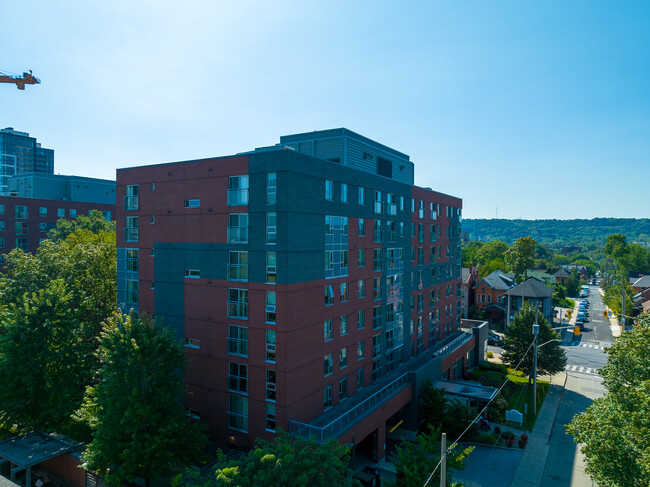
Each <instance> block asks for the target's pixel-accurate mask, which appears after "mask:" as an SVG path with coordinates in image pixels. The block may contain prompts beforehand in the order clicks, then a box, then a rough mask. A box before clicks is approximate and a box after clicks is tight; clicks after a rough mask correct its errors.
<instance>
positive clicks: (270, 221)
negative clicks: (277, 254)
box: [266, 212, 278, 244]
mask: <svg viewBox="0 0 650 487" xmlns="http://www.w3.org/2000/svg"><path fill="white" fill-rule="evenodd" d="M276 218H277V217H276V213H275V212H269V213H267V214H266V243H270V244H274V243H275V242H276V238H277V233H278V227H277V221H276Z"/></svg>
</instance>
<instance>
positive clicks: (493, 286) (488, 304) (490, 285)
mask: <svg viewBox="0 0 650 487" xmlns="http://www.w3.org/2000/svg"><path fill="white" fill-rule="evenodd" d="M514 285H515V275H514V274H507V273H505V272H503V271H502V270H496V271H494V272H491V273H490V274H488V275H487V276H485V277H484V278H483V279H481V280H480V281H479V282H478V284H477V285H476V286H475V287H474V293H475V294H474V297H475V298H476V301H475V306H476V308H477V309H479V310H483V311H484V312H485V313H486V315H487V318H488V320H489V321H490V322H492V323H496V324H503V323H504V318H505V313H506V305H505V293H506V291H507V290H508V289H510V288H512V287H514Z"/></svg>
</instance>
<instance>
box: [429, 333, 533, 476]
mask: <svg viewBox="0 0 650 487" xmlns="http://www.w3.org/2000/svg"><path fill="white" fill-rule="evenodd" d="M534 344H535V340H533V341H532V342H531V343H530V345H528V348H527V349H526V352H525V353H524V355H523V357H521V360H519V363H518V364H517V366H516V367H515V368H514V369H513V371H512V373H510V374H509V375H508V376H507V377H506V380H505V382H504V383H503V384H501V387H499V389H498V390H497V393H496V394H495V395H494V396H493V397H492V399H490V400H489V401H488V402H487V404H486V405H485V406H484V407H483V409H481V411H480V412H479V413H478V415H477V416H476V417H475V418H474V420H473V421H472V422H471V423H470V424H469V425H468V426H467V428H465V431H463V432H462V433H461V434H460V436H459V437H458V438H456V440H455V441H454V442H453V443H452V444H451V446H450V447H449V448H447V450H446V451H445V454H444V455H442V456H441V457H440V461H439V462H438V465H436V467H435V468H434V469H433V471H432V472H431V474H430V475H429V477H428V478H427V480H426V482H424V485H423V486H422V487H427V485H428V484H429V482H430V481H431V479H432V478H433V475H434V474H435V473H436V471H437V470H438V468H439V467H440V465H441V464H442V461H443V460H444V459H445V457H446V456H447V453H449V450H451V449H452V448H454V447H455V446H456V443H458V441H459V440H460V439H461V438H462V437H463V435H464V434H465V433H467V431H468V430H469V429H470V428H471V427H472V425H473V424H474V423H475V422H476V421H477V420H478V419H479V418H480V417H481V415H482V414H483V412H484V411H485V410H486V409H487V407H488V406H489V405H490V403H491V402H492V401H494V399H495V398H496V397H497V395H498V394H499V392H501V389H503V388H504V387H505V385H506V384H507V383H508V381H509V380H510V377H512V376H513V375H514V373H515V372H516V371H517V369H519V366H520V365H521V363H522V362H523V361H524V359H525V358H526V355H528V352H530V349H531V347H532V346H533V345H534Z"/></svg>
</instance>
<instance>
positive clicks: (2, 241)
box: [0, 238, 5, 249]
mask: <svg viewBox="0 0 650 487" xmlns="http://www.w3.org/2000/svg"><path fill="white" fill-rule="evenodd" d="M4 248H5V239H4V238H0V249H4Z"/></svg>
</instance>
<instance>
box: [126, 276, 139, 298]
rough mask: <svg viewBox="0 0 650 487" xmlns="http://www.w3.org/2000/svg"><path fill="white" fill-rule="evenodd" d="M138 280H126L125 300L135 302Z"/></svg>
mask: <svg viewBox="0 0 650 487" xmlns="http://www.w3.org/2000/svg"><path fill="white" fill-rule="evenodd" d="M138 289H139V282H138V281H133V280H127V281H126V302H127V303H137V302H138V293H139V290H138Z"/></svg>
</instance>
